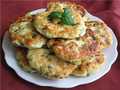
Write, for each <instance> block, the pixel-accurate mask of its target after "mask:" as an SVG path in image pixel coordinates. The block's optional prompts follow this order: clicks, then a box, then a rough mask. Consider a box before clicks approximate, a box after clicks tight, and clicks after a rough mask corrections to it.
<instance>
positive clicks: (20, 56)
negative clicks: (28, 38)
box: [15, 47, 35, 73]
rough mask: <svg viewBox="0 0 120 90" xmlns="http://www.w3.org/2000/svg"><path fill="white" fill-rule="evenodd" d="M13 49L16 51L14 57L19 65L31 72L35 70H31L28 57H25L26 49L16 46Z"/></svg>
mask: <svg viewBox="0 0 120 90" xmlns="http://www.w3.org/2000/svg"><path fill="white" fill-rule="evenodd" d="M15 51H16V59H17V62H18V64H19V65H20V67H21V68H22V69H24V70H25V71H27V72H31V73H32V72H35V70H33V69H32V68H31V67H30V65H29V62H28V59H27V57H26V55H27V49H25V48H21V47H17V48H15Z"/></svg>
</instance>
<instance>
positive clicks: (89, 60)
mask: <svg viewBox="0 0 120 90" xmlns="http://www.w3.org/2000/svg"><path fill="white" fill-rule="evenodd" d="M104 63H105V60H104V54H103V53H102V52H97V53H96V54H95V55H90V56H86V57H84V58H82V62H81V64H80V65H79V66H78V67H77V68H76V69H75V70H74V71H73V73H72V75H74V76H88V75H90V74H92V73H95V72H96V71H97V70H98V69H100V67H101V66H102V65H103V64H104Z"/></svg>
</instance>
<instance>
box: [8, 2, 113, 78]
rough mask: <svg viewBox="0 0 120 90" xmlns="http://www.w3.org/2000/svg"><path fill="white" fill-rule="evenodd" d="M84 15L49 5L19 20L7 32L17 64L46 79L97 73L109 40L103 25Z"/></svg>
mask: <svg viewBox="0 0 120 90" xmlns="http://www.w3.org/2000/svg"><path fill="white" fill-rule="evenodd" d="M86 13H87V11H86V10H85V8H83V7H82V6H81V5H77V4H73V3H70V2H50V3H49V4H48V5H47V9H46V11H44V12H40V13H38V14H36V15H31V14H25V15H24V16H22V17H20V18H18V19H17V20H16V21H15V22H14V23H13V24H11V25H10V28H9V34H10V40H11V42H12V44H13V46H14V47H15V49H16V59H17V61H18V64H19V65H20V66H21V67H22V68H23V70H25V71H27V72H30V73H39V75H40V76H43V77H45V78H47V79H63V78H66V77H68V76H70V75H72V76H77V77H85V76H89V75H90V74H93V73H94V72H96V71H97V70H99V69H100V67H102V65H103V64H104V62H105V59H104V54H103V49H104V48H108V47H109V46H110V45H111V44H112V36H111V34H110V32H109V31H108V30H107V26H106V24H105V23H104V22H102V21H91V20H90V19H89V17H88V16H87V15H86Z"/></svg>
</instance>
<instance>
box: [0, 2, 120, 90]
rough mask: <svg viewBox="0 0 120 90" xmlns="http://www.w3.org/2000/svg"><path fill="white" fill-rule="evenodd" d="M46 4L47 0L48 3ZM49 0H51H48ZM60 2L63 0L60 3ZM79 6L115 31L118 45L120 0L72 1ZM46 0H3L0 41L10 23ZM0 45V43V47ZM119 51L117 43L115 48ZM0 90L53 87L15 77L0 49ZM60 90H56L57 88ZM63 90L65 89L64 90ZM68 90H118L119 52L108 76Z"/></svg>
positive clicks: (34, 89) (119, 88) (119, 86)
mask: <svg viewBox="0 0 120 90" xmlns="http://www.w3.org/2000/svg"><path fill="white" fill-rule="evenodd" d="M49 1H50V0H49ZM51 1H53V0H51ZM62 1H64V0H62ZM72 1H73V2H76V3H80V4H82V5H83V6H84V7H85V8H86V9H87V10H88V11H89V12H90V13H92V14H93V15H96V16H98V17H100V18H101V19H102V20H104V21H105V22H106V23H107V25H108V26H110V27H111V28H112V29H113V31H114V32H115V34H116V36H117V39H118V42H120V0H72ZM47 2H48V0H4V1H2V3H1V4H2V5H0V7H1V15H0V16H1V24H0V25H1V26H2V27H0V28H1V29H0V39H1V42H2V37H3V35H4V32H5V31H6V30H8V27H9V25H10V23H11V22H13V21H15V20H16V19H17V17H19V16H22V15H24V13H25V12H27V11H31V10H35V9H37V8H42V7H46V4H47ZM0 45H1V44H0ZM118 51H119V52H120V44H119V45H118ZM0 54H1V55H0V59H1V63H0V64H1V65H0V75H1V78H0V82H1V83H0V88H1V90H56V88H49V87H40V86H36V85H33V84H31V83H29V82H27V81H25V80H23V79H21V78H19V76H17V75H16V73H15V72H14V71H13V70H12V69H11V68H9V67H8V66H7V65H6V63H5V60H4V55H3V51H2V49H1V50H0ZM59 90H60V89H59ZM64 90H67V89H64ZM70 90H120V53H119V56H118V58H117V61H116V62H115V63H114V65H113V66H112V68H111V70H110V71H109V73H107V74H106V75H105V76H104V77H102V78H101V79H99V80H97V81H96V82H93V83H91V84H87V85H82V86H77V87H75V88H71V89H70Z"/></svg>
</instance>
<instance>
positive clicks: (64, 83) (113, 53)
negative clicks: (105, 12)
mask: <svg viewBox="0 0 120 90" xmlns="http://www.w3.org/2000/svg"><path fill="white" fill-rule="evenodd" d="M44 10H45V9H38V10H34V11H32V12H30V13H29V14H36V13H38V12H42V11H44ZM87 15H88V16H89V17H90V18H91V20H100V19H99V18H97V17H95V16H92V15H91V14H89V13H88V14H87ZM108 30H109V31H110V33H111V34H112V37H113V43H112V45H111V46H110V47H109V48H106V49H105V50H104V54H105V56H106V59H105V60H106V63H105V64H104V65H103V66H102V67H101V69H100V70H99V71H97V73H95V74H92V75H90V76H88V77H84V78H83V77H72V76H70V77H68V78H66V79H63V80H47V79H44V78H42V77H40V76H39V75H38V74H35V73H32V74H31V73H27V72H24V71H23V70H22V69H21V68H20V67H19V66H18V64H17V62H16V58H15V52H14V48H13V46H12V45H11V43H10V40H9V38H8V36H9V35H8V32H6V33H5V35H4V38H3V43H2V47H3V50H4V53H5V60H6V63H7V64H8V65H9V66H10V67H11V68H12V69H14V70H15V72H16V73H17V75H18V76H20V77H21V78H23V79H24V80H26V81H28V82H31V83H33V84H36V85H39V86H49V87H57V88H72V87H75V86H78V85H83V84H87V83H91V82H93V81H96V80H98V79H99V78H101V77H102V76H104V75H105V74H106V73H107V72H108V71H109V70H110V68H111V66H112V64H113V63H114V62H115V60H116V58H117V55H118V52H117V39H116V37H115V34H114V33H113V31H112V30H111V29H110V28H109V27H108Z"/></svg>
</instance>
